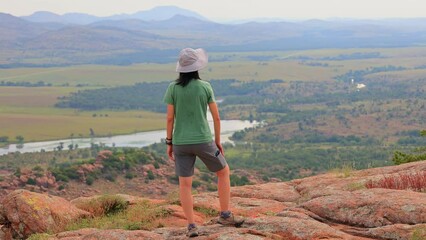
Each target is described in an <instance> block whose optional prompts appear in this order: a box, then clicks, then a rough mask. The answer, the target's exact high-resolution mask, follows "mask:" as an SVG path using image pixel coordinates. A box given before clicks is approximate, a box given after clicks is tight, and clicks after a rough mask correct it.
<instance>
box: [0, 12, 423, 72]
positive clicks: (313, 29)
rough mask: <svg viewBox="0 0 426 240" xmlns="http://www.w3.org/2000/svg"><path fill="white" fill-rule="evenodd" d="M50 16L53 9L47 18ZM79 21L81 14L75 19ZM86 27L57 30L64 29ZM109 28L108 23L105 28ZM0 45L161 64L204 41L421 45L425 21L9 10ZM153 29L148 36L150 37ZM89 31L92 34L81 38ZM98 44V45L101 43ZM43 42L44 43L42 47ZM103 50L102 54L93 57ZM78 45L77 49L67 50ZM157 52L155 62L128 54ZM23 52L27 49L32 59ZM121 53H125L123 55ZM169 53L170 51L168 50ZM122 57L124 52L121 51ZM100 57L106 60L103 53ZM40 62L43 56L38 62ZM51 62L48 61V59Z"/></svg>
mask: <svg viewBox="0 0 426 240" xmlns="http://www.w3.org/2000/svg"><path fill="white" fill-rule="evenodd" d="M51 17H52V18H56V16H55V15H53V16H51ZM81 19H82V20H84V18H83V17H82V18H81ZM70 28H71V29H72V28H74V29H85V34H86V35H85V34H83V35H79V34H80V33H82V32H81V31H80V32H79V31H75V32H73V31H64V29H70ZM108 28H109V29H108ZM0 31H1V32H2V33H3V34H2V36H1V37H0V49H2V50H6V49H7V50H11V52H12V53H11V54H12V55H9V56H7V55H5V56H3V57H4V59H0V62H3V63H5V64H4V65H3V66H2V67H7V66H9V65H10V66H20V65H22V66H28V64H30V65H31V64H34V62H37V63H38V65H34V66H44V64H48V65H49V64H51V63H50V62H45V61H46V59H48V58H49V56H51V55H52V54H53V53H52V52H51V51H55V52H61V53H64V52H68V53H69V54H59V55H56V54H55V56H56V57H57V58H58V59H60V61H58V63H59V62H60V63H61V64H63V65H73V64H90V63H106V62H108V63H109V64H114V63H118V62H122V59H123V58H124V59H126V63H128V64H132V63H140V62H160V63H166V62H167V63H168V62H170V61H171V59H174V57H175V56H174V55H173V56H172V55H168V53H167V54H166V53H165V52H164V50H167V51H169V50H170V51H171V50H173V51H174V50H177V49H181V48H183V47H188V46H192V47H203V48H205V49H207V50H208V51H213V52H215V51H224V52H227V51H288V50H303V49H321V48H362V47H372V48H381V47H385V48H389V47H410V46H421V45H423V44H426V21H425V20H424V19H414V20H413V19H409V20H401V21H400V22H399V24H391V22H387V21H384V20H381V21H367V22H366V21H364V20H359V21H325V20H308V21H302V22H286V21H282V22H267V23H259V22H249V23H242V24H223V23H216V22H212V21H208V20H205V19H200V18H196V17H193V16H185V15H180V14H174V15H173V16H172V17H170V18H168V19H163V20H158V21H145V20H141V19H135V18H131V19H102V20H99V21H96V22H93V23H90V24H84V25H81V24H69V23H63V22H62V23H61V22H30V21H27V20H24V19H22V18H19V17H15V16H12V15H8V14H2V15H0ZM129 31H131V32H132V33H130V32H129ZM150 34H152V35H151V36H149V35H150ZM87 35H90V36H92V37H89V38H88V37H86V36H87ZM99 45H102V47H100V46H99ZM49 46H50V47H49ZM101 49H102V51H103V52H104V53H105V54H103V56H100V55H99V54H98V52H99V51H100V50H101ZM75 50H84V51H85V52H84V54H79V53H74V52H73V51H75ZM147 50H149V51H150V52H151V53H152V52H156V54H155V55H157V57H156V58H155V60H150V59H149V58H140V57H136V58H135V57H132V56H136V55H144V53H143V52H140V51H147ZM22 52H27V53H28V52H30V53H32V54H31V56H32V57H33V59H28V58H26V57H25V56H24V55H23V54H22ZM126 54H127V55H126ZM174 54H175V53H174ZM124 55H126V56H124ZM105 56H107V59H106V58H105ZM43 61H44V62H43ZM49 66H50V65H49Z"/></svg>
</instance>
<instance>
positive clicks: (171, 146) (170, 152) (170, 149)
mask: <svg viewBox="0 0 426 240" xmlns="http://www.w3.org/2000/svg"><path fill="white" fill-rule="evenodd" d="M167 155H168V156H169V159H170V160H172V161H174V160H175V156H174V155H173V145H167Z"/></svg>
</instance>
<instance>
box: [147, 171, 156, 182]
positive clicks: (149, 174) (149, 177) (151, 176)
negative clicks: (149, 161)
mask: <svg viewBox="0 0 426 240" xmlns="http://www.w3.org/2000/svg"><path fill="white" fill-rule="evenodd" d="M147 173H148V179H149V180H154V179H155V176H154V173H153V172H152V171H151V170H148V172H147Z"/></svg>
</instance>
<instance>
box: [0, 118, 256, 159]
mask: <svg viewBox="0 0 426 240" xmlns="http://www.w3.org/2000/svg"><path fill="white" fill-rule="evenodd" d="M209 124H210V128H211V129H212V132H213V122H212V121H211V120H210V121H209ZM257 124H258V123H257V122H249V121H241V120H222V121H221V141H222V142H232V141H231V140H230V139H229V137H231V136H232V134H233V133H234V132H236V131H239V130H243V129H245V128H250V127H254V126H256V125H257ZM165 137H166V130H158V131H148V132H140V133H134V134H128V135H119V136H112V137H102V138H76V139H63V140H55V141H45V142H31V143H25V144H24V145H23V146H22V148H18V146H17V145H16V144H11V145H9V146H8V147H6V148H0V156H1V155H5V154H8V153H12V152H21V153H26V152H40V151H41V150H42V149H43V150H44V151H53V150H54V149H55V148H56V147H58V146H59V144H60V143H61V142H62V143H63V146H64V149H68V145H70V144H78V148H88V147H90V146H91V143H95V144H100V143H102V144H105V145H106V146H113V145H115V146H116V147H145V146H148V145H151V144H153V143H159V142H161V139H163V138H165Z"/></svg>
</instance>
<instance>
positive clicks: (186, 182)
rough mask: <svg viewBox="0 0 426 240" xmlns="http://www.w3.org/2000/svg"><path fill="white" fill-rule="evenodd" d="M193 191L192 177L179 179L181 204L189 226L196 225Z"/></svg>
mask: <svg viewBox="0 0 426 240" xmlns="http://www.w3.org/2000/svg"><path fill="white" fill-rule="evenodd" d="M191 190H192V177H179V195H180V203H181V205H182V208H183V212H184V214H185V217H186V220H187V221H188V224H191V223H194V209H193V208H194V203H193V198H192V191H191Z"/></svg>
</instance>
